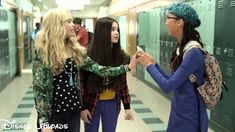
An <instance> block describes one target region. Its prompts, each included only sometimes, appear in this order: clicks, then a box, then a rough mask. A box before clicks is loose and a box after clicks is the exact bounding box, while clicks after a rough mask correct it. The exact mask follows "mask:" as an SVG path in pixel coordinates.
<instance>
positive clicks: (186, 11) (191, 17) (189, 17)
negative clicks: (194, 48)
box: [169, 3, 201, 28]
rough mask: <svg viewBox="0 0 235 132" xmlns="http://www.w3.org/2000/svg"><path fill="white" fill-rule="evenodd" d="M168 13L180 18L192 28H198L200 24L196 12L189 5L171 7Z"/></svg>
mask: <svg viewBox="0 0 235 132" xmlns="http://www.w3.org/2000/svg"><path fill="white" fill-rule="evenodd" d="M169 13H170V14H174V15H176V16H177V17H180V18H182V19H183V20H185V21H186V22H189V23H190V24H191V25H192V26H193V27H194V28H196V27H199V26H200V24H201V21H200V19H199V18H198V15H197V12H196V11H195V10H194V9H193V8H192V7H191V6H190V5H187V4H185V3H179V4H174V5H172V6H171V7H170V8H169Z"/></svg>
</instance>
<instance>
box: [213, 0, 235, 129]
mask: <svg viewBox="0 0 235 132" xmlns="http://www.w3.org/2000/svg"><path fill="white" fill-rule="evenodd" d="M234 2H235V1H234V0H217V1H216V16H215V51H214V54H215V56H216V57H217V59H218V61H219V63H220V64H221V68H222V72H223V75H224V80H225V82H226V84H227V87H228V89H229V92H227V93H226V92H225V93H224V96H223V100H221V101H220V102H219V103H218V105H217V106H216V108H215V110H213V111H212V112H211V120H212V122H214V123H215V124H220V127H221V129H222V130H227V131H235V104H234V102H233V101H232V100H234V94H235V90H234V88H233V87H234V86H235V82H234V80H235V76H234V74H235V72H234V71H235V63H234V49H235V45H234V42H235V41H234V34H235V25H234V23H235V18H234V17H231V16H234V15H235V10H234V9H235V8H234ZM223 25H228V26H223Z"/></svg>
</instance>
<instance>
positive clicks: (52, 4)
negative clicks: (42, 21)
mask: <svg viewBox="0 0 235 132" xmlns="http://www.w3.org/2000/svg"><path fill="white" fill-rule="evenodd" d="M31 1H32V3H33V5H38V7H39V8H40V11H41V14H42V15H43V14H45V13H46V12H47V11H48V10H49V9H52V8H57V4H56V1H55V0H41V2H40V0H31ZM78 1H83V0H78ZM68 2H69V0H68ZM110 2H111V0H90V4H89V5H85V8H84V9H83V10H70V11H71V13H72V15H73V16H78V17H84V18H93V17H96V15H97V13H98V11H99V9H100V7H102V6H109V4H110ZM44 5H45V6H47V7H48V9H46V8H45V7H44Z"/></svg>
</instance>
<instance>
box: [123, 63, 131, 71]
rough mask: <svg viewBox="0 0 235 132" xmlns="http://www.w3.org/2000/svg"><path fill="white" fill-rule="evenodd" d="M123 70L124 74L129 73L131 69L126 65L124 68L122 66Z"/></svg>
mask: <svg viewBox="0 0 235 132" xmlns="http://www.w3.org/2000/svg"><path fill="white" fill-rule="evenodd" d="M124 68H125V71H126V72H129V71H131V69H130V68H129V66H128V64H127V65H125V66H124Z"/></svg>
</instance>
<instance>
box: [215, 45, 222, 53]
mask: <svg viewBox="0 0 235 132" xmlns="http://www.w3.org/2000/svg"><path fill="white" fill-rule="evenodd" d="M215 54H216V55H221V48H219V47H217V48H216V50H215Z"/></svg>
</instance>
